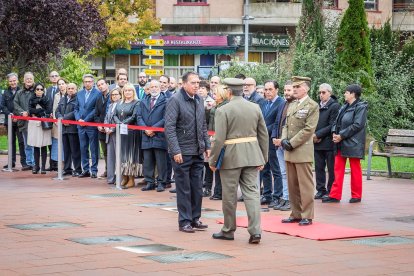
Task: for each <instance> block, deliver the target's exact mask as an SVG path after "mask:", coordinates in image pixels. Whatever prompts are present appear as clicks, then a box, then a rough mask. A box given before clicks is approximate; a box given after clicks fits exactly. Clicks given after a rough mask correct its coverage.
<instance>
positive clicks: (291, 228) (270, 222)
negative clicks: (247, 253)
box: [217, 216, 389, 241]
mask: <svg viewBox="0 0 414 276" xmlns="http://www.w3.org/2000/svg"><path fill="white" fill-rule="evenodd" d="M283 218H285V217H281V216H262V230H263V231H266V232H272V233H279V234H287V235H290V236H295V237H302V238H306V239H311V240H318V241H325V240H336V239H348V238H358V237H372V236H385V235H388V234H389V233H386V232H374V231H368V230H362V229H355V228H350V227H344V226H339V225H333V224H328V223H321V222H316V221H315V222H314V223H313V224H312V225H310V226H299V225H298V224H297V223H282V222H281V220H282V219H283ZM223 221H224V219H219V220H217V223H219V224H223ZM237 226H239V227H245V228H247V217H241V218H237Z"/></svg>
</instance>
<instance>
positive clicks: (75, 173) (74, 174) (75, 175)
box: [72, 172, 80, 177]
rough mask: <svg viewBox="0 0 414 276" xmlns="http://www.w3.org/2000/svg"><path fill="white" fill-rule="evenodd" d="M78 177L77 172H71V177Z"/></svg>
mask: <svg viewBox="0 0 414 276" xmlns="http://www.w3.org/2000/svg"><path fill="white" fill-rule="evenodd" d="M79 175H80V173H78V172H72V176H73V177H78V176H79Z"/></svg>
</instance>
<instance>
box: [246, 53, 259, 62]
mask: <svg viewBox="0 0 414 276" xmlns="http://www.w3.org/2000/svg"><path fill="white" fill-rule="evenodd" d="M249 62H262V55H261V53H260V52H249Z"/></svg>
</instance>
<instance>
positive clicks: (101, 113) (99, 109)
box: [95, 75, 126, 177]
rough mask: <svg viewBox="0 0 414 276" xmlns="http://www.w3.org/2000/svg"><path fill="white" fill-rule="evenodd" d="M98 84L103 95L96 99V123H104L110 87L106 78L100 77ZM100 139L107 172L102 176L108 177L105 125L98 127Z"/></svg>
mask: <svg viewBox="0 0 414 276" xmlns="http://www.w3.org/2000/svg"><path fill="white" fill-rule="evenodd" d="M118 77H126V76H125V75H118ZM96 86H97V87H98V89H99V91H100V92H101V95H99V97H98V99H97V100H96V105H95V123H104V121H105V116H106V112H107V110H108V106H109V102H110V100H109V91H108V90H109V89H108V83H107V82H106V80H105V79H99V80H98V81H97V82H96ZM98 140H99V143H100V144H101V149H102V152H103V155H104V159H105V172H104V173H103V174H102V175H100V176H101V177H106V169H107V165H106V164H107V158H108V154H107V150H106V132H105V128H104V127H100V126H99V127H98Z"/></svg>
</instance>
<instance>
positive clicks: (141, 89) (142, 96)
mask: <svg viewBox="0 0 414 276" xmlns="http://www.w3.org/2000/svg"><path fill="white" fill-rule="evenodd" d="M139 98H140V99H143V98H144V88H142V87H140V88H139Z"/></svg>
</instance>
